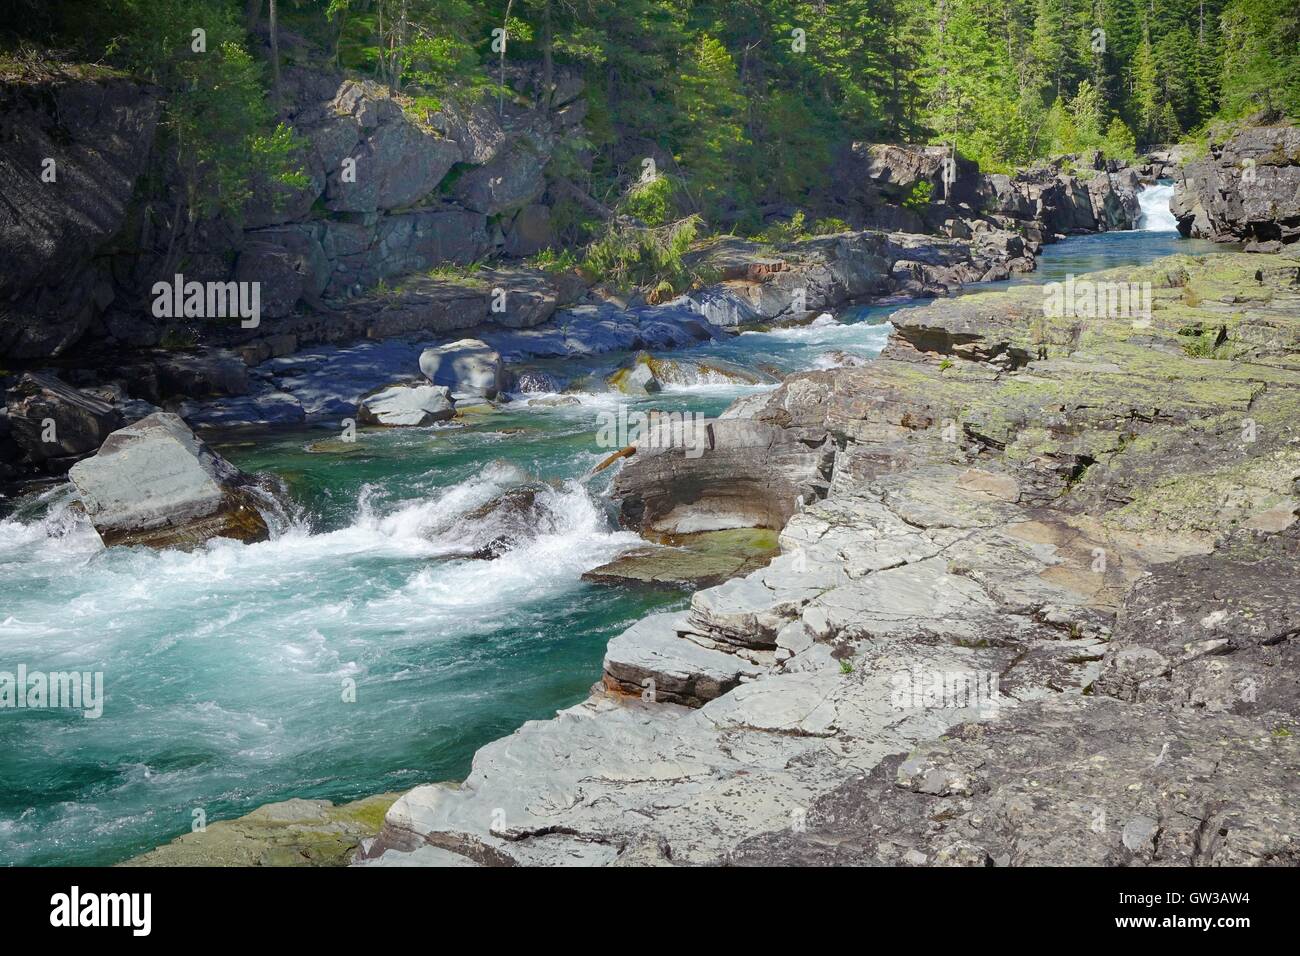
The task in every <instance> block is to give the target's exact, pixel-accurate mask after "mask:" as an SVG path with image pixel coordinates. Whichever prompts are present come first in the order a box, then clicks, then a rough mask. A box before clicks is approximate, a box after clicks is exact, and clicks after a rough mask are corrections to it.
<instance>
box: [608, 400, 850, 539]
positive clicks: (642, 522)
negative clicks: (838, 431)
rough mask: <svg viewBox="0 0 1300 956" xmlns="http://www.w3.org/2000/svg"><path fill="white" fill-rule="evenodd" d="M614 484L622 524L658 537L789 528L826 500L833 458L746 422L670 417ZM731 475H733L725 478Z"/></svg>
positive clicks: (648, 434) (650, 433) (641, 442)
mask: <svg viewBox="0 0 1300 956" xmlns="http://www.w3.org/2000/svg"><path fill="white" fill-rule="evenodd" d="M636 446H637V449H636V452H635V454H634V455H633V456H632V457H631V458H630V459H629V460H628V462H627V464H625V465H624V466H623V470H622V471H621V472H620V473H619V474H618V477H617V478H615V480H614V487H613V496H614V499H615V500H616V501H617V502H618V505H619V519H620V521H621V522H622V523H623V524H624V525H626V526H628V527H631V528H635V529H637V530H640V531H643V532H652V533H655V534H688V533H692V532H698V531H718V530H725V529H728V528H772V529H779V528H782V527H784V525H785V523H786V522H787V521H788V520H789V519H790V516H791V515H792V514H794V513H795V511H797V510H798V508H799V504H800V501H801V500H802V501H805V502H808V501H813V500H815V499H816V498H818V497H821V496H822V495H823V494H825V491H826V481H827V476H828V474H829V472H828V469H829V462H830V459H831V456H832V452H831V451H830V450H829V449H828V448H826V447H824V446H823V445H822V444H821V443H817V444H816V445H815V446H812V447H810V444H809V443H805V442H803V441H799V440H797V439H796V437H795V435H794V434H793V433H792V431H791V430H790V429H785V428H780V427H777V426H775V425H772V424H769V423H767V422H761V421H756V420H753V419H745V418H730V419H718V420H715V421H711V422H707V423H706V422H704V421H701V420H698V419H689V418H687V419H683V418H682V417H681V416H676V417H674V416H664V417H663V418H661V419H659V420H657V421H652V422H651V423H650V425H649V427H648V428H646V429H645V431H644V433H643V434H642V435H640V436H639V438H638V440H637V441H636ZM724 476H725V477H724Z"/></svg>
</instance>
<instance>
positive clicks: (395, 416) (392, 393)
mask: <svg viewBox="0 0 1300 956" xmlns="http://www.w3.org/2000/svg"><path fill="white" fill-rule="evenodd" d="M455 417H456V405H455V403H454V402H453V401H452V398H451V390H450V389H449V388H447V386H446V385H420V384H416V383H409V382H398V383H397V384H395V385H385V386H384V387H383V388H377V389H375V390H374V391H373V392H367V393H366V394H365V395H362V396H361V401H359V402H358V403H357V421H358V422H360V423H361V424H362V425H386V426H389V427H396V426H401V425H406V426H420V425H432V424H433V423H434V422H445V421H447V419H449V418H455Z"/></svg>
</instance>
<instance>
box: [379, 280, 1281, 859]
mask: <svg viewBox="0 0 1300 956" xmlns="http://www.w3.org/2000/svg"><path fill="white" fill-rule="evenodd" d="M1089 278H1090V279H1092V280H1094V281H1112V282H1123V283H1128V282H1134V281H1136V282H1146V283H1150V285H1151V287H1152V288H1153V290H1154V297H1155V301H1154V305H1153V310H1152V313H1151V316H1150V318H1149V319H1148V318H1143V317H1128V316H1126V317H1124V318H1123V319H1120V320H1116V319H1113V318H1108V317H1101V316H1094V317H1091V318H1090V319H1089V320H1088V321H1087V322H1086V323H1083V324H1080V323H1079V322H1078V321H1077V320H1066V321H1056V322H1048V323H1046V324H1043V323H1041V322H1030V321H1028V319H1029V318H1030V317H1032V316H1042V314H1043V307H1042V302H1043V299H1042V293H1041V292H1037V291H1035V290H1026V289H1021V290H1011V291H1009V292H1005V293H982V294H976V295H970V296H965V297H962V298H960V299H957V300H955V301H953V302H944V303H939V304H936V305H931V306H928V307H925V308H922V309H917V310H908V311H906V312H903V313H900V314H899V315H897V316H896V317H895V319H894V325H895V332H894V335H893V337H892V338H891V340H890V344H889V345H888V346H887V347H886V349H885V351H884V353H883V354H882V356H881V357H880V358H879V359H878V360H876V361H875V362H872V363H871V364H870V365H868V366H865V367H862V368H853V369H839V370H833V371H827V372H813V373H805V374H802V375H795V376H792V377H790V378H788V379H787V380H786V381H785V382H784V384H783V385H782V386H781V388H779V389H778V390H777V391H776V392H775V393H774V394H773V395H772V397H771V398H769V399H768V400H767V401H766V402H761V403H752V402H747V403H745V407H744V410H743V411H741V412H739V413H738V415H736V416H733V417H731V418H729V419H728V418H726V417H724V419H722V420H719V421H716V422H714V423H712V424H711V425H710V426H709V428H710V429H711V430H713V432H714V435H713V439H712V440H713V441H714V442H717V443H719V444H718V446H717V447H719V448H721V447H726V448H727V449H728V454H729V455H732V456H733V458H731V459H728V460H729V461H731V462H732V464H731V465H730V466H727V465H726V464H725V463H724V465H723V466H722V472H723V473H722V474H718V473H717V472H718V470H719V467H720V466H719V465H718V463H717V462H713V463H710V462H708V455H706V456H705V457H704V458H703V459H698V460H693V459H690V458H687V457H683V456H681V455H680V454H678V455H676V456H675V457H674V456H673V453H672V452H671V451H659V450H656V451H654V452H652V453H642V454H639V455H638V456H636V457H634V458H633V459H632V460H631V461H630V462H629V463H628V464H627V465H625V467H624V471H623V473H622V474H621V475H620V477H619V480H618V485H616V487H615V490H614V494H615V497H616V498H618V497H620V496H621V497H622V498H623V501H624V503H625V504H626V502H627V500H628V498H629V497H633V498H634V497H635V496H636V495H637V494H638V493H639V489H640V488H641V487H642V485H641V478H640V476H639V475H638V472H642V473H645V474H646V475H654V474H661V473H662V472H663V471H664V469H665V468H667V469H668V470H669V471H671V472H672V473H673V475H674V476H675V480H674V481H673V482H672V483H671V484H670V485H669V491H668V494H669V497H670V498H671V499H672V500H671V501H670V502H668V504H667V505H666V506H665V508H667V509H669V510H673V509H678V510H685V511H687V512H689V510H690V509H691V508H692V507H694V506H695V505H696V503H698V502H699V501H701V500H705V499H707V495H706V496H705V499H701V498H700V497H699V491H698V489H699V488H700V487H701V485H700V483H699V482H701V481H703V482H705V484H704V486H703V487H704V488H705V490H706V491H707V490H708V488H709V487H711V486H712V484H711V483H718V484H725V483H726V482H727V480H728V477H727V475H728V474H730V475H731V476H732V480H740V481H742V482H743V481H745V480H747V479H746V477H745V476H746V475H747V474H748V473H747V472H746V471H744V470H743V469H744V468H745V467H748V465H747V464H746V462H747V461H748V459H746V458H745V457H744V454H745V453H744V447H743V442H742V443H741V444H735V443H734V442H737V441H740V436H742V435H746V434H757V433H760V432H761V433H762V434H764V435H766V436H767V437H766V438H764V439H763V440H762V441H761V442H759V443H758V444H757V445H755V446H754V449H755V453H756V454H757V455H758V456H759V458H771V457H772V456H773V454H774V452H773V446H776V447H778V448H779V447H784V446H785V445H786V444H787V443H789V444H790V445H800V446H803V447H819V446H820V447H823V448H824V449H825V450H826V454H828V455H829V456H830V458H831V459H832V462H831V465H830V468H829V471H827V470H825V463H824V462H820V461H818V462H810V463H809V465H808V466H807V467H808V468H809V471H808V472H807V477H808V478H809V479H812V480H813V481H814V484H815V483H816V473H818V472H820V473H821V474H822V475H824V476H825V478H826V482H825V484H824V486H823V487H824V491H823V492H822V495H823V497H822V500H819V501H817V500H814V501H812V502H811V503H810V502H807V501H805V502H804V503H803V506H802V507H801V508H800V509H799V510H798V511H797V513H796V514H795V515H794V517H793V518H792V519H791V520H790V521H789V522H788V523H787V524H786V526H785V527H784V529H783V530H782V533H781V545H782V552H783V553H782V554H781V555H780V556H779V557H777V558H776V559H774V560H773V562H772V563H771V564H770V565H769V566H768V567H767V568H766V569H764V570H761V571H757V572H754V573H752V574H750V575H749V576H748V577H745V578H740V579H736V580H734V581H731V582H728V583H727V584H724V585H721V586H718V587H716V588H711V589H705V590H702V591H697V592H696V593H695V594H694V595H693V596H692V598H691V602H690V607H689V609H688V610H686V611H683V612H673V613H666V614H659V615H655V616H652V617H650V618H648V619H645V620H643V621H641V622H639V623H638V624H637V625H635V626H634V627H633V628H631V629H630V630H628V631H627V632H625V633H624V634H623V635H621V636H620V637H619V638H617V639H615V640H614V641H613V642H611V644H610V646H609V648H608V649H607V651H606V656H605V665H604V669H605V676H604V680H603V684H602V686H601V687H600V688H599V689H598V690H597V692H596V693H594V694H593V696H592V697H590V698H589V699H588V700H587V701H585V702H584V703H582V704H580V705H578V706H577V707H574V708H570V709H568V710H566V711H564V712H562V713H561V714H559V715H558V716H557V717H556V718H555V719H553V720H550V721H536V722H530V723H528V724H526V725H525V726H524V727H523V728H521V729H520V730H519V731H517V732H516V733H515V734H513V735H511V736H510V737H507V738H503V739H502V740H500V741H497V742H495V743H494V744H492V745H489V746H488V747H485V748H484V749H482V750H481V751H479V753H478V754H477V755H476V757H475V762H474V769H473V771H472V772H471V774H470V776H469V777H468V778H467V779H466V781H465V782H464V783H463V784H462V785H461V786H460V787H459V788H455V789H449V788H446V787H424V788H417V789H416V790H414V791H412V792H410V793H408V794H407V795H405V796H404V797H403V798H401V799H400V800H399V801H398V802H397V803H396V804H395V805H394V807H393V809H392V810H390V811H389V814H388V816H387V820H386V823H385V827H384V830H383V832H382V833H381V835H380V837H379V839H378V840H377V842H376V843H375V844H374V845H373V846H371V847H370V848H369V850H368V852H367V853H366V857H367V858H368V859H370V860H373V861H375V862H379V863H410V862H423V863H427V864H430V865H440V864H446V863H457V864H464V863H465V862H466V861H469V862H472V863H478V864H494V865H500V864H514V863H519V864H541V865H565V864H569V865H572V864H601V865H605V864H654V863H660V864H665V863H675V864H691V863H695V864H700V863H722V862H729V863H733V864H734V863H739V864H750V863H757V864H772V863H825V862H835V863H868V864H870V863H877V864H886V865H897V864H911V865H922V864H935V863H949V864H954V863H955V864H965V865H1026V864H1039V865H1041V864H1061V863H1067V864H1080V863H1094V864H1103V865H1121V864H1123V865H1144V864H1152V863H1165V864H1168V863H1175V864H1195V863H1220V864H1222V863H1237V864H1245V863H1253V864H1259V863H1276V862H1288V861H1289V862H1294V859H1293V857H1294V850H1293V848H1292V847H1291V846H1290V843H1291V834H1293V833H1294V832H1295V828H1296V825H1297V823H1300V820H1297V818H1296V817H1295V813H1294V810H1293V809H1291V803H1292V801H1291V799H1290V792H1291V787H1292V783H1291V779H1292V778H1293V775H1294V772H1295V767H1296V766H1297V760H1300V754H1298V753H1297V751H1296V749H1295V746H1294V743H1293V741H1294V736H1293V733H1292V729H1293V728H1294V726H1295V722H1296V720H1297V719H1298V718H1300V707H1297V703H1296V699H1295V696H1294V692H1293V691H1294V688H1293V686H1292V682H1291V681H1290V680H1289V678H1288V677H1287V676H1286V674H1287V673H1288V672H1289V669H1290V668H1291V667H1293V666H1294V661H1292V659H1291V658H1292V657H1293V652H1294V638H1295V636H1296V635H1297V633H1300V632H1297V630H1296V623H1297V620H1300V614H1298V611H1300V609H1297V608H1296V606H1295V598H1294V595H1293V594H1291V593H1289V592H1290V589H1289V588H1288V587H1287V586H1286V585H1285V584H1284V583H1283V582H1284V581H1285V580H1286V579H1287V578H1288V577H1289V576H1291V575H1293V572H1294V568H1295V567H1296V566H1297V557H1300V551H1298V550H1297V545H1298V544H1300V539H1298V538H1297V537H1296V529H1297V511H1298V510H1300V487H1297V481H1300V458H1297V448H1300V435H1297V434H1296V432H1295V421H1296V411H1297V407H1298V406H1300V394H1298V392H1297V389H1298V388H1300V378H1297V376H1298V375H1300V365H1298V364H1297V363H1298V361H1300V336H1297V329H1296V316H1297V314H1298V312H1297V304H1300V267H1298V266H1297V265H1296V262H1295V259H1294V257H1290V258H1279V257H1269V256H1243V255H1222V256H1218V255H1216V256H1210V257H1206V258H1194V257H1175V258H1172V259H1164V260H1159V261H1157V262H1155V263H1153V264H1152V265H1150V266H1147V267H1145V268H1142V269H1136V270H1134V269H1125V270H1115V271H1113V272H1111V273H1103V274H1101V275H1094V276H1091V277H1089ZM1207 342H1208V343H1209V344H1208V345H1206V344H1205V343H1207ZM723 426H726V428H725V429H724V428H723ZM733 434H734V435H735V436H736V438H735V439H731V438H727V437H725V436H728V435H733ZM760 445H761V446H762V447H761V448H760V447H759V446H760ZM710 447H713V446H712V445H711V446H710ZM737 448H739V449H740V453H739V456H738V457H736V455H737V452H736V449H737ZM679 451H680V449H679ZM665 458H667V459H668V460H667V461H666V462H665V461H664V459H665ZM728 469H729V470H728ZM738 469H739V470H738ZM705 476H707V477H705ZM620 485H621V489H620V487H619V486H620ZM744 505H745V503H740V504H739V505H738V507H740V511H742V512H743V511H745V510H746V509H745V507H744ZM716 508H717V505H716V501H714V500H709V504H708V506H707V508H706V510H705V512H704V513H705V514H707V515H708V517H709V519H710V520H713V519H716V518H718V514H717V510H716ZM663 510H664V508H660V509H659V511H660V512H662V511H663ZM634 513H636V514H644V513H645V512H644V509H634ZM674 513H676V512H674ZM723 517H725V516H723ZM661 693H662V695H663V696H662V699H660V697H659V695H660V694H661ZM941 735H943V736H941ZM578 753H581V755H582V757H581V760H575V759H573V758H574V755H576V754H578ZM1224 766H1230V767H1231V772H1230V773H1226V774H1225V773H1222V772H1220V768H1222V767H1224Z"/></svg>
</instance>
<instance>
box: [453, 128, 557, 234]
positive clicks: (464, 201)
mask: <svg viewBox="0 0 1300 956" xmlns="http://www.w3.org/2000/svg"><path fill="white" fill-rule="evenodd" d="M548 159H549V153H548V151H547V149H546V148H545V146H544V144H541V143H539V142H538V141H537V140H536V139H534V138H531V137H522V136H521V137H519V138H518V139H515V140H513V141H512V142H511V143H510V144H509V145H507V146H506V147H505V148H503V149H502V150H501V152H500V153H498V154H497V156H496V157H495V158H493V159H492V161H491V162H489V163H486V164H485V165H483V166H479V167H478V168H477V169H472V170H470V171H469V172H467V173H466V174H465V175H463V176H461V177H460V178H459V179H458V180H456V184H455V185H454V186H453V187H452V194H453V195H454V196H455V197H456V199H457V201H459V202H460V204H461V205H463V206H464V207H465V208H466V209H472V210H474V211H475V212H481V213H483V215H485V216H495V215H497V214H499V213H503V212H509V211H510V210H513V209H518V208H520V207H521V206H526V205H528V204H529V203H531V202H532V201H533V200H535V199H537V198H538V197H539V196H541V194H542V193H543V192H544V191H545V189H546V177H545V175H544V173H543V170H544V168H545V166H546V161H547V160H548Z"/></svg>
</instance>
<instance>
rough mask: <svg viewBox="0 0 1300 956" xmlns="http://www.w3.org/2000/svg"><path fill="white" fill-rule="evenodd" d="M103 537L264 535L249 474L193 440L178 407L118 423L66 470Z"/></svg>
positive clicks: (251, 538)
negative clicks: (174, 411)
mask: <svg viewBox="0 0 1300 956" xmlns="http://www.w3.org/2000/svg"><path fill="white" fill-rule="evenodd" d="M68 477H69V478H70V479H71V480H72V483H73V485H74V486H76V489H77V492H78V493H79V494H80V496H81V502H82V504H83V505H84V507H85V509H86V514H87V515H88V516H89V518H90V521H91V523H92V524H93V525H94V526H95V530H96V531H97V532H99V536H100V538H102V539H103V541H104V544H105V545H107V546H109V547H112V546H113V545H119V544H122V545H146V546H149V547H153V548H189V547H193V546H196V545H199V544H202V543H203V542H204V541H207V540H208V539H209V538H235V539H237V540H240V541H244V542H255V541H263V540H265V539H266V538H267V537H269V535H270V531H269V528H268V527H267V524H266V520H265V518H263V517H262V514H261V512H260V511H259V509H258V504H259V501H260V500H261V499H260V498H259V495H258V494H257V491H258V489H257V484H256V481H255V479H254V478H253V477H252V476H250V475H246V474H244V473H243V472H242V471H240V470H239V469H238V468H236V467H235V466H234V465H232V464H231V463H230V462H228V461H226V459H224V458H222V457H221V456H220V455H218V454H216V453H215V452H214V451H212V450H211V449H210V448H209V447H208V446H207V445H206V444H205V443H204V442H202V441H200V440H199V439H198V438H197V437H196V436H195V435H194V433H193V432H192V431H190V429H189V426H187V425H186V424H185V422H184V421H183V420H182V419H181V417H180V416H179V415H173V414H170V413H168V412H158V413H156V414H153V415H150V416H149V417H147V418H144V419H141V420H140V421H138V422H136V423H135V424H133V425H128V426H126V427H125V428H121V429H119V430H117V431H115V432H113V433H112V434H111V435H109V436H108V438H107V439H106V440H105V442H104V444H103V446H102V447H101V448H100V449H99V453H98V454H96V455H95V456H94V457H93V458H88V459H86V460H84V461H80V462H78V463H77V464H76V465H74V466H73V467H72V470H71V471H70V472H69V473H68Z"/></svg>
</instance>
